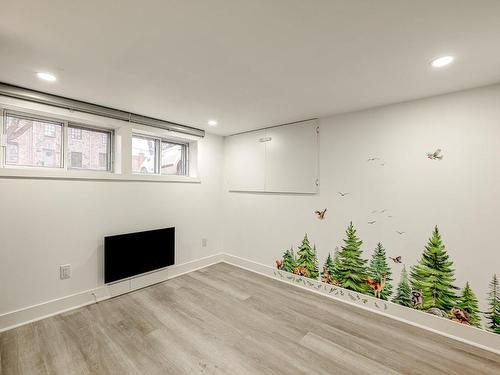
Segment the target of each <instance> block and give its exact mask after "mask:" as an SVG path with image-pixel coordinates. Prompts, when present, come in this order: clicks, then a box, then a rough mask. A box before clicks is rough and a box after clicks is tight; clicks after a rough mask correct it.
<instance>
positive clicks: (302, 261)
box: [295, 233, 319, 279]
mask: <svg viewBox="0 0 500 375" xmlns="http://www.w3.org/2000/svg"><path fill="white" fill-rule="evenodd" d="M297 255H298V257H297V260H296V262H295V264H296V266H299V267H304V268H305V269H306V270H307V271H308V272H309V276H308V277H309V278H311V279H317V278H318V274H319V270H318V262H317V259H316V247H314V249H312V248H311V245H310V243H309V239H308V238H307V233H306V235H305V236H304V239H303V240H302V244H301V245H300V247H299V249H298V250H297Z"/></svg>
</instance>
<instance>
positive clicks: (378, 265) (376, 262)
mask: <svg viewBox="0 0 500 375" xmlns="http://www.w3.org/2000/svg"><path fill="white" fill-rule="evenodd" d="M368 274H369V275H370V277H371V278H372V279H373V280H375V281H377V282H379V283H380V282H381V279H382V275H385V284H384V288H383V289H382V291H381V292H380V298H382V299H384V300H386V301H387V300H388V299H389V297H390V296H391V294H392V284H391V281H392V278H391V275H392V273H391V268H390V267H389V265H388V264H387V257H386V254H385V249H384V247H383V246H382V244H381V243H380V242H379V243H378V244H377V247H376V248H375V251H374V252H373V255H372V259H371V260H370V266H369V267H368Z"/></svg>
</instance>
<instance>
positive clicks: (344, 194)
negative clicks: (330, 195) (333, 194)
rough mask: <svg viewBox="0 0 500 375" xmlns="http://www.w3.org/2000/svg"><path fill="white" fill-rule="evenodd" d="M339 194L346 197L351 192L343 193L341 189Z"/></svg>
mask: <svg viewBox="0 0 500 375" xmlns="http://www.w3.org/2000/svg"><path fill="white" fill-rule="evenodd" d="M339 194H340V196H341V197H345V196H346V195H349V193H342V192H341V191H339Z"/></svg>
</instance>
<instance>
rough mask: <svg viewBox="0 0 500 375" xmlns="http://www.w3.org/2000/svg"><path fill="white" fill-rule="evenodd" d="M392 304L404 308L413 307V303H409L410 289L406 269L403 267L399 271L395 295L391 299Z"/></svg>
mask: <svg viewBox="0 0 500 375" xmlns="http://www.w3.org/2000/svg"><path fill="white" fill-rule="evenodd" d="M392 302H394V303H397V304H399V305H402V306H406V307H413V303H412V301H411V287H410V282H409V280H408V273H407V272H406V267H403V270H402V271H401V278H400V280H399V284H398V287H397V289H396V295H395V296H394V298H393V299H392Z"/></svg>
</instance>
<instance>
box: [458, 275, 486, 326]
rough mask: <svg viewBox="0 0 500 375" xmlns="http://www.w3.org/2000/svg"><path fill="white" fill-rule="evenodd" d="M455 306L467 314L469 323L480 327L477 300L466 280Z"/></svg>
mask: <svg viewBox="0 0 500 375" xmlns="http://www.w3.org/2000/svg"><path fill="white" fill-rule="evenodd" d="M457 306H458V307H460V308H461V309H462V310H465V311H466V312H467V313H468V314H469V323H470V324H471V325H473V326H475V327H477V328H481V318H480V316H479V307H478V301H477V298H476V295H475V294H474V292H473V291H472V289H471V287H470V285H469V282H468V281H467V282H466V283H465V286H464V289H463V290H462V295H461V296H460V297H459V299H458V303H457Z"/></svg>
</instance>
